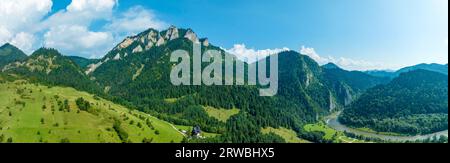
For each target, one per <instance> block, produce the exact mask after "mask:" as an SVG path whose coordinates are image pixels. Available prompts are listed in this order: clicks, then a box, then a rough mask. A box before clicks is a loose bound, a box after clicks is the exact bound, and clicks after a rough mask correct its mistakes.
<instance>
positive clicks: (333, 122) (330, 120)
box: [326, 113, 448, 142]
mask: <svg viewBox="0 0 450 163" xmlns="http://www.w3.org/2000/svg"><path fill="white" fill-rule="evenodd" d="M339 114H340V113H337V114H334V115H333V116H329V117H327V118H326V123H327V125H328V126H330V127H331V128H333V129H335V130H337V131H342V132H344V131H346V132H348V133H353V134H355V135H361V136H365V137H371V138H379V139H382V140H390V141H401V142H403V141H416V140H425V139H428V138H433V137H434V136H437V137H438V138H439V137H440V136H447V137H448V130H445V131H441V132H436V133H432V134H427V135H417V136H392V135H383V134H377V133H372V132H367V131H362V130H357V129H354V128H350V127H347V126H345V125H343V124H341V123H340V122H339V120H338V118H337V117H339Z"/></svg>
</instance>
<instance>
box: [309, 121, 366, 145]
mask: <svg viewBox="0 0 450 163" xmlns="http://www.w3.org/2000/svg"><path fill="white" fill-rule="evenodd" d="M304 129H305V130H306V131H307V132H314V131H317V132H322V133H324V134H325V135H324V136H323V139H325V140H330V141H333V142H334V143H365V142H364V141H361V140H357V139H353V138H350V137H347V136H345V134H344V133H343V132H338V131H336V130H334V129H332V128H330V127H328V126H327V125H326V124H325V123H324V122H319V123H316V124H308V125H305V126H304Z"/></svg>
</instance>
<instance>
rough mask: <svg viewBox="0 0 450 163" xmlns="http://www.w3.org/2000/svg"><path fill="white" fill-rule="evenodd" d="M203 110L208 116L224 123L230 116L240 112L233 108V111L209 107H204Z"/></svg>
mask: <svg viewBox="0 0 450 163" xmlns="http://www.w3.org/2000/svg"><path fill="white" fill-rule="evenodd" d="M203 109H205V111H206V113H208V115H209V116H211V117H213V118H216V119H217V120H219V121H222V122H226V121H227V120H228V119H229V118H230V117H231V116H233V115H236V114H239V112H240V110H239V109H236V108H233V109H217V108H214V107H210V106H204V107H203Z"/></svg>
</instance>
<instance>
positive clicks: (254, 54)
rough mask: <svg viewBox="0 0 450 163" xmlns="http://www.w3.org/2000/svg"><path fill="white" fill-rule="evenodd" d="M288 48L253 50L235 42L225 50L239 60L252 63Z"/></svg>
mask: <svg viewBox="0 0 450 163" xmlns="http://www.w3.org/2000/svg"><path fill="white" fill-rule="evenodd" d="M288 50H289V48H286V47H285V48H281V49H265V50H255V49H248V48H247V47H246V46H245V45H244V44H235V45H234V47H233V48H231V49H225V51H226V52H228V53H230V54H234V55H235V56H236V58H238V59H239V60H242V61H245V62H247V63H253V62H256V61H258V60H260V59H264V58H265V57H267V56H269V55H272V54H277V53H280V52H283V51H288Z"/></svg>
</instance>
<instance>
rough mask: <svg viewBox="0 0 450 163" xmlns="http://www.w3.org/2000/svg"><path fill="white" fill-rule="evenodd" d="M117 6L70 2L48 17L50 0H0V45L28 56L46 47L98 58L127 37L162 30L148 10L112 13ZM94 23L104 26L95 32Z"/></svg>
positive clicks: (112, 0) (102, 1) (110, 0)
mask: <svg viewBox="0 0 450 163" xmlns="http://www.w3.org/2000/svg"><path fill="white" fill-rule="evenodd" d="M118 4H119V1H118V0H72V1H71V3H70V4H69V5H68V6H67V7H66V8H65V9H62V10H60V11H56V12H55V13H53V14H51V15H48V14H49V13H50V11H51V8H52V5H53V3H52V0H0V44H4V43H6V42H9V43H11V44H13V45H15V46H17V47H19V48H20V49H22V50H24V51H25V52H27V53H30V52H31V51H32V50H35V49H37V48H39V47H40V46H48V47H53V48H56V49H58V50H60V51H61V52H62V53H63V54H65V55H78V56H83V57H101V56H103V55H105V54H106V52H107V51H108V50H110V49H112V47H113V46H114V43H118V41H120V40H122V39H123V37H125V36H126V35H127V34H133V33H136V32H141V31H143V30H145V29H148V28H156V29H161V28H163V27H165V23H164V22H163V21H160V20H158V19H156V15H155V14H154V13H153V12H152V11H150V10H147V9H145V8H143V7H132V8H131V9H130V10H128V11H126V12H124V13H120V12H119V11H116V10H115V7H117V6H118ZM96 22H102V23H103V24H106V25H104V26H103V27H102V26H100V27H98V26H96V29H99V30H97V31H94V30H93V29H92V25H93V24H94V23H96ZM96 25H98V24H96ZM80 49H81V50H80Z"/></svg>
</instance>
